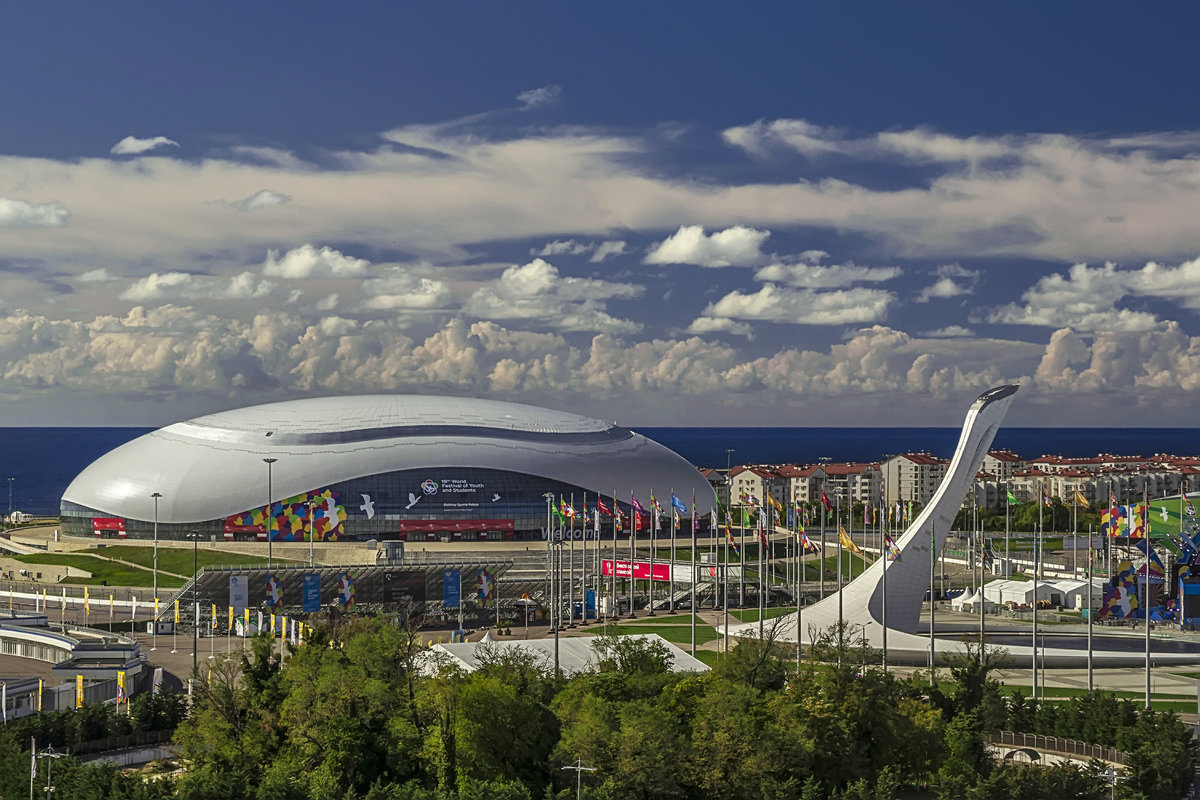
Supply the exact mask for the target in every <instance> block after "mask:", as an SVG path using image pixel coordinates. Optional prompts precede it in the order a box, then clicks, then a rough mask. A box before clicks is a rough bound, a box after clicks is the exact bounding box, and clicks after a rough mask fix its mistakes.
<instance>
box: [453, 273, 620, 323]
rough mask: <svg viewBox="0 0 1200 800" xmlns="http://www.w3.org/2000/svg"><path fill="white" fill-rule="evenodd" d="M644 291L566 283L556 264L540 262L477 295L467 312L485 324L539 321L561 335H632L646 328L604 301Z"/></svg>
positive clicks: (569, 279)
mask: <svg viewBox="0 0 1200 800" xmlns="http://www.w3.org/2000/svg"><path fill="white" fill-rule="evenodd" d="M643 291H644V289H643V287H641V286H637V285H635V284H631V283H618V282H614V281H604V280H597V279H594V278H572V277H567V278H564V277H562V276H561V275H560V274H559V271H558V268H557V267H555V266H554V265H553V264H550V263H549V262H547V261H544V260H543V259H540V258H535V259H534V260H533V261H531V262H529V263H528V264H524V265H521V266H513V267H509V268H508V269H506V270H504V272H503V273H502V274H501V275H500V278H499V280H497V281H496V282H495V283H492V284H491V285H488V286H484V287H482V288H480V289H477V290H476V291H475V292H474V293H472V294H471V296H470V297H468V298H467V301H466V303H464V304H463V310H464V311H465V312H466V313H468V314H470V315H472V316H475V317H480V318H483V319H526V320H534V321H537V322H540V323H542V324H546V325H549V326H551V327H556V328H560V329H562V330H578V331H584V330H595V331H608V332H633V331H637V330H640V329H641V325H640V324H638V323H634V322H632V321H630V320H625V319H618V318H616V317H613V316H611V315H610V314H608V313H607V310H606V308H605V301H607V300H612V299H628V298H632V297H638V296H640V295H641V294H642V292H643Z"/></svg>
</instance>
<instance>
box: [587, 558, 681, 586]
mask: <svg viewBox="0 0 1200 800" xmlns="http://www.w3.org/2000/svg"><path fill="white" fill-rule="evenodd" d="M616 564H617V577H618V578H628V577H629V562H628V561H618V562H616ZM600 574H601V575H610V576H611V575H612V574H613V561H612V560H611V559H607V558H606V559H604V560H602V561H601V562H600ZM633 577H634V579H635V580H639V581H644V580H646V579H647V578H650V579H651V580H656V581H670V580H671V565H670V564H662V563H655V565H654V572H653V575H652V574H651V572H650V562H649V561H635V562H633Z"/></svg>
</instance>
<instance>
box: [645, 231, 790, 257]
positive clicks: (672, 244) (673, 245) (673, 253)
mask: <svg viewBox="0 0 1200 800" xmlns="http://www.w3.org/2000/svg"><path fill="white" fill-rule="evenodd" d="M770 235H771V232H770V231H760V230H755V229H754V228H747V227H745V226H743V225H734V226H733V227H731V228H726V229H725V230H723V231H715V232H714V233H713V234H712V235H711V236H706V235H705V234H704V227H703V226H701V225H683V226H681V227H680V228H679V230H677V231H676V232H675V233H673V234H672V235H670V236H668V237H667V238H666V239H664V240H663V241H661V242H659V243H658V244H656V245H653V246H652V247H651V248H650V250H649V251H648V252H647V254H646V258H645V263H647V264H697V265H699V266H701V267H729V266H748V265H752V264H755V263H757V262H759V261H761V260H762V258H763V254H762V250H761V248H762V244H763V242H765V241H766V240H767V237H768V236H770Z"/></svg>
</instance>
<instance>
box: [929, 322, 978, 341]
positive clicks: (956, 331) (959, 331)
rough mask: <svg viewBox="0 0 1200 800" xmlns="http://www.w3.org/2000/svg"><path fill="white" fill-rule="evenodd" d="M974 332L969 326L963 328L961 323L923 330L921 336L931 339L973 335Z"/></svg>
mask: <svg viewBox="0 0 1200 800" xmlns="http://www.w3.org/2000/svg"><path fill="white" fill-rule="evenodd" d="M974 335H975V332H974V331H973V330H971V329H970V328H965V327H963V326H962V325H947V326H946V327H944V328H938V329H937V330H932V331H925V332H924V333H922V334H921V336H927V337H929V338H931V339H955V338H961V337H966V336H974Z"/></svg>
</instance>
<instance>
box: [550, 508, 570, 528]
mask: <svg viewBox="0 0 1200 800" xmlns="http://www.w3.org/2000/svg"><path fill="white" fill-rule="evenodd" d="M550 510H551V511H552V512H554V518H555V519H556V520H558V524H559V525H566V524H567V518H566V517H564V516H563V513H562V509H561V508H560V507H559V506H556V505H554V504H553V503H551V504H550Z"/></svg>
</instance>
